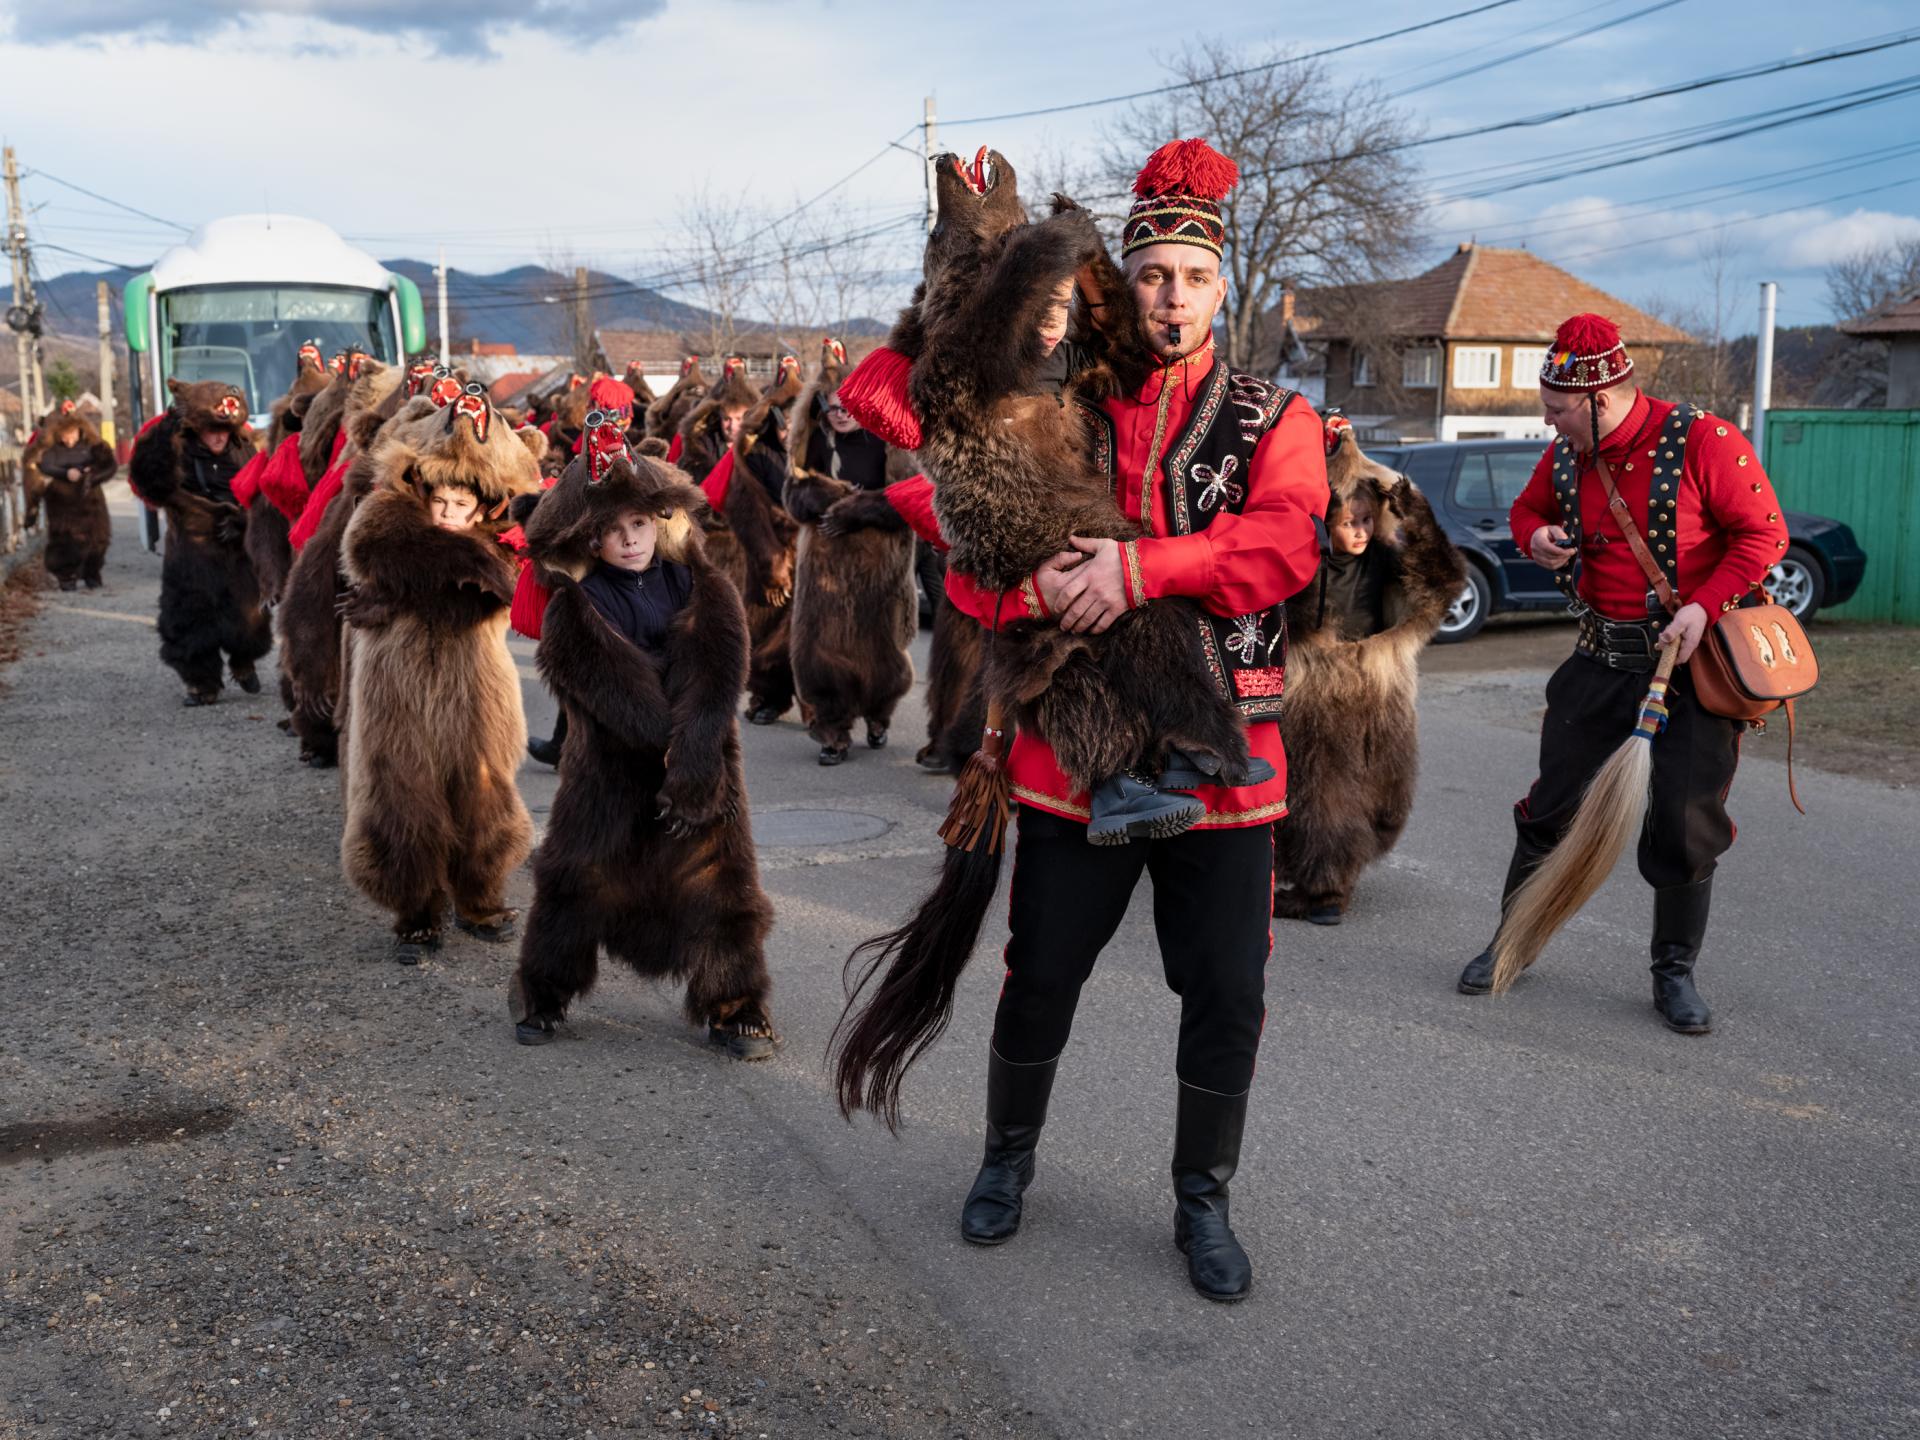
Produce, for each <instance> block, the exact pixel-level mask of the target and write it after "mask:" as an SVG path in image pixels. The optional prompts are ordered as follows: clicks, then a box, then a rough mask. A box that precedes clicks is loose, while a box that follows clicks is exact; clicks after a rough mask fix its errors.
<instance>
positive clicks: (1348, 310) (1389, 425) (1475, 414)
mask: <svg viewBox="0 0 1920 1440" xmlns="http://www.w3.org/2000/svg"><path fill="white" fill-rule="evenodd" d="M1588 310H1590V311H1595V312H1598V313H1599V314H1602V315H1606V316H1609V317H1611V318H1612V319H1613V320H1614V321H1615V322H1616V323H1617V324H1618V325H1619V326H1620V333H1621V335H1622V337H1623V338H1624V339H1625V340H1626V342H1627V345H1628V347H1629V348H1630V349H1631V351H1632V352H1633V357H1634V366H1635V373H1636V376H1637V378H1638V379H1639V381H1640V383H1641V384H1642V385H1643V386H1651V385H1652V384H1653V383H1654V379H1655V377H1656V376H1657V375H1658V373H1659V369H1660V361H1661V357H1662V356H1663V355H1664V354H1665V352H1666V350H1667V348H1668V347H1671V346H1680V345H1687V344H1691V343H1692V337H1690V336H1689V335H1687V334H1686V332H1685V331H1682V330H1678V329H1676V328H1674V327H1673V326H1671V325H1668V324H1666V323H1665V322H1664V321H1660V320H1656V319H1655V318H1654V317H1653V316H1651V315H1648V314H1646V313H1645V312H1644V311H1641V310H1638V309H1636V308H1634V307H1633V306H1631V305H1629V304H1627V303H1626V301H1624V300H1621V299H1619V298H1618V297H1616V296H1613V295H1609V294H1607V293H1606V291H1604V290H1601V289H1599V288H1598V287H1596V286H1593V285H1589V284H1588V283H1587V282H1586V281H1584V280H1582V279H1580V278H1579V277H1578V276H1575V275H1572V274H1569V273H1568V272H1567V271H1565V270H1562V269H1561V268H1560V267H1559V266H1557V265H1552V264H1549V263H1548V262H1547V261H1545V260H1542V259H1541V258H1540V257H1539V256H1537V255H1535V254H1533V253H1532V252H1530V251H1527V250H1506V249H1498V248H1495V247H1493V246H1490V245H1477V244H1474V243H1473V242H1471V241H1469V242H1467V243H1465V244H1463V245H1461V246H1460V247H1459V249H1457V250H1456V251H1455V252H1454V253H1453V254H1452V255H1450V256H1448V257H1447V259H1446V260H1444V261H1443V262H1441V263H1440V264H1438V265H1436V266H1434V267H1433V269H1431V270H1428V271H1426V272H1425V273H1424V274H1420V275H1416V276H1414V277H1413V278H1411V279H1409V280H1391V281H1383V282H1380V283H1377V284H1370V285H1346V286H1331V287H1326V288H1322V289H1314V290H1300V291H1297V292H1294V291H1289V292H1287V293H1286V294H1285V295H1284V296H1283V298H1282V301H1281V304H1280V307H1279V310H1278V313H1277V314H1275V315H1274V316H1273V317H1272V319H1273V320H1274V321H1275V322H1277V324H1276V326H1275V327H1274V333H1277V334H1278V335H1279V336H1280V337H1281V339H1280V350H1279V355H1280V357H1281V358H1280V360H1279V362H1278V365H1277V369H1278V373H1279V377H1280V380H1281V383H1282V384H1285V385H1288V386H1291V387H1293V388H1295V389H1299V390H1301V391H1302V392H1303V393H1305V394H1306V395H1307V397H1308V398H1309V399H1310V400H1312V401H1313V402H1314V403H1315V404H1316V405H1317V406H1321V407H1326V406H1339V407H1340V408H1341V409H1343V410H1345V411H1346V413H1347V415H1348V416H1349V417H1350V418H1351V419H1352V421H1353V423H1354V425H1355V427H1356V428H1357V429H1358V430H1359V431H1360V437H1361V439H1362V440H1382V441H1383V440H1471V439H1485V438H1503V439H1527V438H1533V437H1539V436H1544V435H1545V434H1546V433H1547V430H1546V425H1545V423H1544V422H1543V421H1542V419H1541V418H1540V394H1539V374H1540V365H1541V361H1542V360H1543V359H1544V358H1545V355H1546V350H1547V346H1548V344H1549V343H1551V341H1552V340H1553V334H1554V331H1555V329H1556V328H1558V326H1559V324H1560V322H1561V321H1562V320H1564V319H1566V318H1567V317H1568V316H1569V315H1576V314H1579V313H1580V312H1582V311H1588Z"/></svg>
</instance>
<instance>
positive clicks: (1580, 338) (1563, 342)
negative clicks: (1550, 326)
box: [1553, 314, 1620, 355]
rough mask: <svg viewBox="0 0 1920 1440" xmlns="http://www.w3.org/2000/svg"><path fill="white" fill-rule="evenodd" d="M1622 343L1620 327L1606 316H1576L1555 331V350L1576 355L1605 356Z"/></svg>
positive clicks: (1565, 321)
mask: <svg viewBox="0 0 1920 1440" xmlns="http://www.w3.org/2000/svg"><path fill="white" fill-rule="evenodd" d="M1619 343H1620V327H1619V326H1618V325H1616V324H1614V323H1613V321H1611V320H1609V319H1608V318H1607V317H1606V316H1604V315H1592V314H1588V315H1575V316H1572V317H1571V318H1569V319H1567V320H1564V321H1562V322H1561V325H1560V328H1559V329H1558V330H1556V331H1554V334H1553V348H1554V349H1556V350H1571V351H1572V352H1573V353H1574V354H1576V355H1604V354H1606V353H1607V351H1609V350H1611V349H1613V348H1614V347H1615V346H1617V345H1618V344H1619Z"/></svg>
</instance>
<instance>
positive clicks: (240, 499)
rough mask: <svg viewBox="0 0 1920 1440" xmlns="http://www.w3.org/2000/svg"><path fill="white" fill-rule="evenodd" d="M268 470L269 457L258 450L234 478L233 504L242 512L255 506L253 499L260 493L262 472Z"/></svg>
mask: <svg viewBox="0 0 1920 1440" xmlns="http://www.w3.org/2000/svg"><path fill="white" fill-rule="evenodd" d="M266 468H267V457H266V456H265V455H264V454H263V453H261V452H260V451H258V450H256V451H254V452H253V458H252V459H251V460H249V461H247V463H246V464H244V465H242V466H241V467H240V470H239V473H237V474H236V475H235V476H234V477H233V484H232V489H233V503H234V504H236V505H238V506H239V507H240V508H241V509H242V510H244V509H246V508H247V507H248V506H249V505H251V504H253V497H254V496H255V495H258V494H259V493H260V472H261V471H263V470H265V469H266Z"/></svg>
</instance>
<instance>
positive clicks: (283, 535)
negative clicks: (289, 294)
mask: <svg viewBox="0 0 1920 1440" xmlns="http://www.w3.org/2000/svg"><path fill="white" fill-rule="evenodd" d="M332 380H333V376H332V374H331V373H330V372H329V371H328V370H327V367H326V364H325V362H323V361H322V360H321V359H320V352H319V351H318V350H317V349H314V348H313V347H311V346H302V347H301V354H300V360H299V364H298V368H297V369H296V370H295V372H294V377H293V383H292V384H291V385H289V386H288V387H287V393H286V394H284V395H282V396H281V397H280V398H279V399H278V400H276V401H274V402H273V409H272V415H273V419H272V422H271V423H270V424H269V425H268V426H267V443H266V447H265V449H264V450H263V451H262V452H261V453H262V454H264V455H266V456H267V457H268V463H269V464H272V462H273V457H275V456H277V455H278V454H279V453H280V447H281V445H282V444H283V443H285V442H286V441H288V440H289V439H292V440H293V441H294V446H295V451H296V452H297V451H298V448H299V441H298V439H297V438H295V437H297V436H298V435H299V434H300V433H301V430H302V428H303V427H304V426H305V424H306V418H307V411H308V409H309V408H310V407H311V406H312V404H313V402H314V399H315V398H316V397H317V396H318V395H319V394H320V392H321V391H323V390H325V389H327V388H328V386H329V385H330V384H331V383H332ZM300 468H301V471H302V475H303V477H304V474H305V470H306V466H305V464H304V463H302V465H301V467H300ZM307 488H308V491H309V493H311V491H312V488H313V487H312V483H311V482H310V481H309V482H308V486H307ZM292 529H293V517H292V516H290V515H288V514H287V512H286V511H285V510H284V509H282V508H281V506H280V505H279V504H277V503H275V500H274V497H273V496H271V495H269V494H268V493H267V492H266V490H265V489H263V488H257V489H256V490H255V491H254V493H253V496H252V498H250V499H249V500H248V501H247V558H248V559H249V560H251V561H252V562H253V573H254V578H255V579H257V580H258V581H259V582H260V599H261V603H263V604H264V605H266V606H267V607H268V608H269V609H271V608H272V607H274V606H275V605H278V604H279V603H280V595H281V592H282V591H284V590H285V589H286V585H287V572H288V571H289V570H291V569H292V568H293V543H292V541H291V540H289V539H288V538H287V537H288V535H289V534H290V533H291V531H292Z"/></svg>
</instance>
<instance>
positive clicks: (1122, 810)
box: [1087, 770, 1207, 845]
mask: <svg viewBox="0 0 1920 1440" xmlns="http://www.w3.org/2000/svg"><path fill="white" fill-rule="evenodd" d="M1089 809H1090V811H1091V813H1090V814H1089V816H1088V819H1087V843H1088V844H1089V845H1125V844H1126V843H1127V842H1128V841H1130V840H1165V839H1168V838H1170V837H1172V836H1174V835H1180V834H1184V833H1185V832H1186V831H1188V830H1191V829H1192V828H1193V826H1194V822H1195V821H1197V820H1198V819H1199V818H1200V817H1201V816H1202V815H1204V814H1206V813H1207V807H1206V806H1205V805H1204V804H1202V803H1201V802H1200V801H1198V800H1196V799H1195V798H1194V797H1193V796H1191V795H1185V794H1182V793H1181V792H1180V791H1178V790H1161V789H1158V788H1156V787H1155V786H1153V785H1150V784H1148V783H1147V782H1146V781H1145V780H1142V779H1141V778H1140V777H1139V776H1137V775H1134V774H1131V773H1129V772H1127V771H1125V770H1122V771H1121V772H1120V773H1119V774H1117V775H1110V776H1108V777H1107V778H1106V779H1105V780H1102V781H1101V782H1100V783H1099V784H1098V785H1096V786H1094V787H1093V795H1092V798H1091V802H1090V806H1089Z"/></svg>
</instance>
